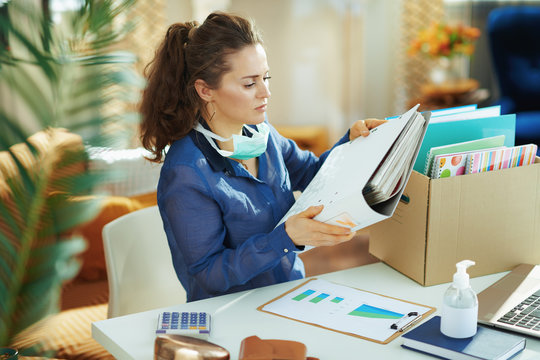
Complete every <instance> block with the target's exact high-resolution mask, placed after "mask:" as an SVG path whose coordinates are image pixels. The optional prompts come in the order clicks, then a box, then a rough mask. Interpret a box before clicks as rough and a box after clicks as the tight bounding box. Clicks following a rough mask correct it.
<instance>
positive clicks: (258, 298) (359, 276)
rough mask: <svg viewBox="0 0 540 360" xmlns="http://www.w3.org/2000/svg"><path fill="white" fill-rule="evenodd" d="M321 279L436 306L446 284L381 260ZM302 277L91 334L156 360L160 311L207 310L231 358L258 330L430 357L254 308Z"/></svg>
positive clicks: (137, 317) (319, 348) (350, 348)
mask: <svg viewBox="0 0 540 360" xmlns="http://www.w3.org/2000/svg"><path fill="white" fill-rule="evenodd" d="M504 274H505V273H500V274H495V275H488V276H483V277H480V278H474V279H471V285H472V287H473V289H474V290H475V291H477V292H480V291H482V290H483V289H485V288H486V287H487V286H489V285H490V284H492V283H493V282H495V281H496V280H498V279H499V278H501V277H502V276H503V275H504ZM318 278H324V279H326V280H329V281H333V282H336V283H339V284H344V285H348V286H351V287H356V288H359V289H362V290H368V291H373V292H377V293H380V294H384V295H388V296H392V297H397V298H401V299H404V300H409V301H413V302H417V303H420V304H426V305H431V306H435V307H437V308H439V307H440V305H441V301H442V297H443V293H444V291H445V290H446V288H447V287H448V284H443V285H437V286H431V287H423V286H421V285H419V284H417V283H416V282H414V281H412V280H410V279H409V278H407V277H406V276H404V275H402V274H400V273H399V272H397V271H395V270H393V269H392V268H390V267H388V266H386V265H385V264H383V263H376V264H371V265H365V266H360V267H357V268H353V269H347V270H343V271H337V272H334V273H329V274H324V275H321V276H318ZM302 281H304V280H297V281H293V282H289V283H283V284H278V285H273V286H267V287H264V288H259V289H255V290H249V291H244V292H241V293H237V294H230V295H225V296H220V297H216V298H212V299H206V300H201V301H195V302H191V303H187V304H181V305H177V306H172V307H168V308H163V309H156V310H151V311H146V312H142V313H137V314H131V315H126V316H122V317H118V318H113V319H108V320H103V321H98V322H95V323H93V324H92V336H93V338H94V339H96V340H97V341H98V342H99V343H100V344H101V345H102V346H103V347H105V349H107V350H108V351H109V352H110V353H111V354H113V355H114V356H115V357H116V358H118V359H152V358H153V354H154V339H155V333H154V330H155V327H156V321H157V317H158V313H159V312H160V311H163V310H165V309H166V310H174V311H206V312H209V313H211V314H212V336H211V338H210V339H209V341H211V342H213V343H215V344H218V345H220V346H223V347H224V348H226V349H227V350H229V352H230V354H231V359H237V358H238V350H239V348H240V342H241V341H242V339H244V338H245V337H248V336H251V335H257V336H259V337H260V338H261V339H286V340H296V341H301V342H303V343H304V344H306V346H307V349H308V355H310V356H315V357H318V358H320V360H335V359H351V358H360V357H362V358H363V359H400V360H401V359H404V360H407V359H432V357H430V356H427V355H423V354H420V353H417V352H414V351H411V350H406V349H403V348H402V347H401V346H400V345H401V343H402V341H403V340H402V339H401V337H398V338H396V339H395V340H394V341H392V342H390V343H389V344H387V345H381V344H377V343H374V342H371V341H367V340H363V339H359V338H356V337H353V336H348V335H343V334H340V333H337V332H334V331H329V330H325V329H322V328H318V327H316V326H311V325H307V324H303V323H300V322H298V321H293V320H289V319H285V318H281V317H279V316H275V315H271V314H267V313H263V312H261V311H258V310H256V308H257V307H258V306H260V305H262V304H264V303H266V302H267V301H268V300H270V299H273V298H275V297H276V296H278V295H280V294H282V293H283V292H285V291H287V290H289V289H291V288H292V287H294V286H296V285H298V284H300V283H301V282H302ZM437 313H438V311H437V312H436V314H437ZM356 355H358V356H356ZM515 359H516V360H517V359H519V360H524V359H540V340H536V339H534V338H527V348H526V349H525V350H524V351H523V352H522V353H521V354H519V355H518V356H517V357H515Z"/></svg>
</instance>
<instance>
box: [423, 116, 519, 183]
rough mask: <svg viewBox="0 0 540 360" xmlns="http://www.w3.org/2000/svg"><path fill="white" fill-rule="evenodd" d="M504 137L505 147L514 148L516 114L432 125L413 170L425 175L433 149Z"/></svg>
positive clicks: (428, 129)
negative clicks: (430, 152)
mask: <svg viewBox="0 0 540 360" xmlns="http://www.w3.org/2000/svg"><path fill="white" fill-rule="evenodd" d="M497 135H504V136H505V140H504V146H507V147H512V146H514V140H515V135H516V114H508V115H500V116H494V117H489V118H482V119H470V120H459V121H448V122H441V123H433V124H432V123H430V124H429V125H428V128H427V131H426V135H425V137H424V141H422V145H421V146H420V151H419V153H418V157H417V158H416V162H415V163H414V168H413V170H416V171H417V172H419V173H423V171H424V168H425V166H426V159H427V157H428V153H429V150H430V149H431V148H432V147H437V146H443V145H449V144H454V143H458V142H464V141H471V140H478V139H483V138H486V137H493V136H497Z"/></svg>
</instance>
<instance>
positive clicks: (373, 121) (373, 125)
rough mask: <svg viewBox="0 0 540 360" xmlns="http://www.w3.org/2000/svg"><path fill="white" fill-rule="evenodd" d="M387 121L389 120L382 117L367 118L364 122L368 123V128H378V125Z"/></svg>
mask: <svg viewBox="0 0 540 360" xmlns="http://www.w3.org/2000/svg"><path fill="white" fill-rule="evenodd" d="M385 122H388V120H381V119H366V120H364V123H365V124H366V126H367V128H368V129H373V128H376V127H377V126H379V125H381V124H384V123H385Z"/></svg>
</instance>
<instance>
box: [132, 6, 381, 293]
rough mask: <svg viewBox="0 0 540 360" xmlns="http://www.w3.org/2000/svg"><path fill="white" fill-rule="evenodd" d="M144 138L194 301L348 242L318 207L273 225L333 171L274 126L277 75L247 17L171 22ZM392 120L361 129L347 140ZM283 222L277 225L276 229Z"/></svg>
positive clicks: (149, 90) (267, 279) (297, 268)
mask: <svg viewBox="0 0 540 360" xmlns="http://www.w3.org/2000/svg"><path fill="white" fill-rule="evenodd" d="M146 70H147V77H148V84H147V87H146V89H145V91H144V94H143V99H142V103H141V113H142V115H143V121H142V124H141V134H142V135H141V138H142V143H143V145H144V147H145V148H146V149H148V150H150V151H151V152H152V153H153V154H154V155H155V158H154V159H153V160H154V161H158V162H161V161H162V160H163V157H164V151H165V149H166V147H167V146H169V145H170V148H169V149H168V151H167V153H166V156H165V160H164V163H163V167H162V170H161V176H160V180H159V185H158V205H159V209H160V212H161V216H162V218H163V224H164V228H165V232H166V234H167V238H168V242H169V247H170V249H171V254H172V258H173V264H174V268H175V270H176V273H177V275H178V278H179V279H180V281H181V283H182V285H183V286H184V288H185V289H186V292H187V299H188V301H193V300H199V299H204V298H208V297H211V296H216V295H223V294H227V293H232V292H236V291H241V290H246V289H252V288H256V287H260V286H265V285H271V284H275V283H279V282H283V281H288V280H295V279H300V278H302V277H304V276H305V272H304V265H303V263H302V261H301V260H300V258H299V257H298V256H297V255H296V254H295V252H294V251H295V250H298V249H300V248H302V247H303V246H304V245H314V246H324V245H334V244H338V243H341V242H344V241H348V240H350V239H351V238H352V237H353V235H354V233H352V232H351V231H350V229H348V228H344V227H340V226H334V225H329V224H324V223H321V222H319V221H316V220H313V217H315V216H316V215H317V214H319V213H320V212H321V211H322V207H311V208H309V209H307V210H306V211H304V212H303V213H300V214H297V215H295V216H292V217H291V218H289V219H288V220H287V221H286V222H285V223H283V224H281V225H280V226H278V227H275V226H276V224H277V223H278V222H279V220H280V219H281V218H282V217H283V215H284V214H285V213H286V212H287V210H288V209H289V208H290V207H291V205H292V204H293V202H294V197H293V191H294V190H303V189H304V188H305V187H306V186H307V185H308V183H309V182H310V180H311V179H312V178H313V176H314V175H315V174H316V173H317V170H318V169H319V168H320V166H321V165H322V164H323V162H324V160H325V159H326V157H327V155H328V152H327V153H325V154H323V155H322V156H321V157H320V158H317V157H316V156H315V155H313V154H312V153H311V152H308V151H302V150H300V149H299V148H298V147H297V146H296V145H295V143H294V142H293V141H292V140H288V139H285V138H283V137H282V136H280V135H279V134H278V133H277V131H276V130H275V129H274V128H273V127H272V126H271V125H270V124H268V122H267V121H266V120H265V113H266V107H267V101H268V99H269V97H270V91H269V88H268V81H269V79H270V76H269V68H268V64H267V60H266V53H265V50H264V48H263V46H262V39H261V37H260V35H259V33H258V32H257V31H256V30H255V29H254V27H253V25H252V23H251V22H249V21H248V20H246V19H244V18H241V17H238V16H233V15H230V14H225V13H213V14H210V15H209V16H208V18H207V19H206V20H205V21H204V23H203V24H202V25H200V26H198V25H197V24H196V23H194V22H188V23H185V24H181V23H179V24H174V25H172V26H171V27H170V28H169V29H168V31H167V34H166V36H165V39H164V40H163V42H162V43H161V45H160V46H159V48H158V50H157V52H156V55H155V58H154V60H153V61H152V62H151V63H150V64H149V65H148V67H147V69H146ZM380 123H382V120H375V119H370V120H366V121H358V122H356V123H355V124H354V125H353V126H352V127H351V129H350V131H349V132H348V133H347V134H346V135H345V136H344V137H343V138H342V139H341V140H340V141H339V142H338V144H341V143H344V142H347V141H348V140H349V139H354V138H356V137H358V136H360V135H363V136H367V135H368V134H369V129H370V128H373V127H375V126H377V125H379V124H380ZM274 227H275V228H274Z"/></svg>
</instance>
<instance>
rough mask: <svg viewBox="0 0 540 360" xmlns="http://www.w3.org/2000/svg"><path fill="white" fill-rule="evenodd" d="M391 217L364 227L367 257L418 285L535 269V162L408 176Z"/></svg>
mask: <svg viewBox="0 0 540 360" xmlns="http://www.w3.org/2000/svg"><path fill="white" fill-rule="evenodd" d="M403 194H404V196H406V197H408V203H405V202H404V201H403V199H402V201H400V203H399V205H398V207H397V209H396V211H395V213H394V215H393V216H392V217H391V218H390V219H387V220H384V221H382V222H379V223H377V224H374V225H372V226H371V227H370V228H369V232H370V241H369V251H370V253H371V254H373V255H374V256H376V257H378V258H379V259H380V260H382V261H383V262H385V263H387V264H388V265H390V266H392V267H393V268H395V269H396V270H398V271H400V272H401V273H403V274H405V275H407V276H408V277H410V278H411V279H413V280H415V281H417V282H418V283H420V284H422V285H435V284H441V283H445V282H450V281H452V275H453V274H454V273H455V272H456V266H455V264H456V263H457V262H458V261H460V260H464V259H470V260H474V261H475V262H476V265H475V266H472V267H470V268H469V269H468V271H469V274H470V275H471V277H475V276H481V275H486V274H492V273H496V272H501V271H506V270H510V269H512V268H513V267H515V266H516V265H518V264H520V263H530V264H540V157H537V158H536V161H535V163H534V164H533V165H529V166H523V167H517V168H512V169H505V170H497V171H492V172H486V173H479V174H470V175H462V176H456V177H451V178H443V179H435V180H432V179H430V178H428V177H426V176H424V175H422V174H420V173H418V172H416V171H414V172H413V173H412V174H411V177H410V179H409V182H408V184H407V187H406V188H405V191H404V193H403Z"/></svg>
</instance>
